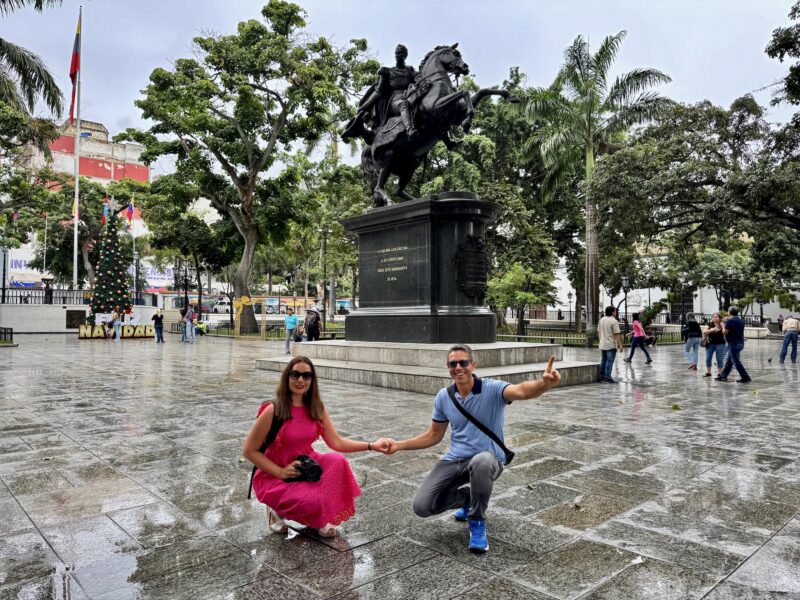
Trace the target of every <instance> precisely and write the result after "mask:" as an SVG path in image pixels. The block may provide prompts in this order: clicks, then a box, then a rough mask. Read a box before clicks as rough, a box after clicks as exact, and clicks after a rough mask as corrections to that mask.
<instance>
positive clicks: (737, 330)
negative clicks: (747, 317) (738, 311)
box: [725, 316, 744, 344]
mask: <svg viewBox="0 0 800 600" xmlns="http://www.w3.org/2000/svg"><path fill="white" fill-rule="evenodd" d="M725 329H726V330H727V331H728V333H726V334H725V340H726V341H727V342H728V343H729V344H738V343H740V342H744V321H742V319H741V318H739V317H738V316H737V317H730V318H729V319H728V320H727V321H725Z"/></svg>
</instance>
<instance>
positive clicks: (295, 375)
mask: <svg viewBox="0 0 800 600" xmlns="http://www.w3.org/2000/svg"><path fill="white" fill-rule="evenodd" d="M301 378H302V380H303V381H311V380H312V379H313V378H314V374H313V373H312V372H311V371H289V379H301Z"/></svg>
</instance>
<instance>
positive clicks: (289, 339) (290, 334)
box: [285, 329, 294, 354]
mask: <svg viewBox="0 0 800 600" xmlns="http://www.w3.org/2000/svg"><path fill="white" fill-rule="evenodd" d="M293 341H294V329H287V330H286V350H285V351H286V354H289V344H290V343H291V342H293Z"/></svg>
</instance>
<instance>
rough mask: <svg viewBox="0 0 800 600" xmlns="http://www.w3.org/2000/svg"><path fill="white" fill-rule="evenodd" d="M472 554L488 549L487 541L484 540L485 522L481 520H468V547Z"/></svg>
mask: <svg viewBox="0 0 800 600" xmlns="http://www.w3.org/2000/svg"><path fill="white" fill-rule="evenodd" d="M467 547H468V548H469V549H470V550H472V551H473V552H486V551H487V550H488V549H489V540H488V539H487V538H486V521H484V520H483V519H470V520H469V546H467Z"/></svg>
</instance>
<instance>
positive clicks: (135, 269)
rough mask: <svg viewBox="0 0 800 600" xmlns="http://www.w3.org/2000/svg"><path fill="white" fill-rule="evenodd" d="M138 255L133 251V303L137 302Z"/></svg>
mask: <svg viewBox="0 0 800 600" xmlns="http://www.w3.org/2000/svg"><path fill="white" fill-rule="evenodd" d="M138 301H139V255H138V254H137V253H136V250H134V251H133V304H134V305H136V304H138V303H139V302H138Z"/></svg>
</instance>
